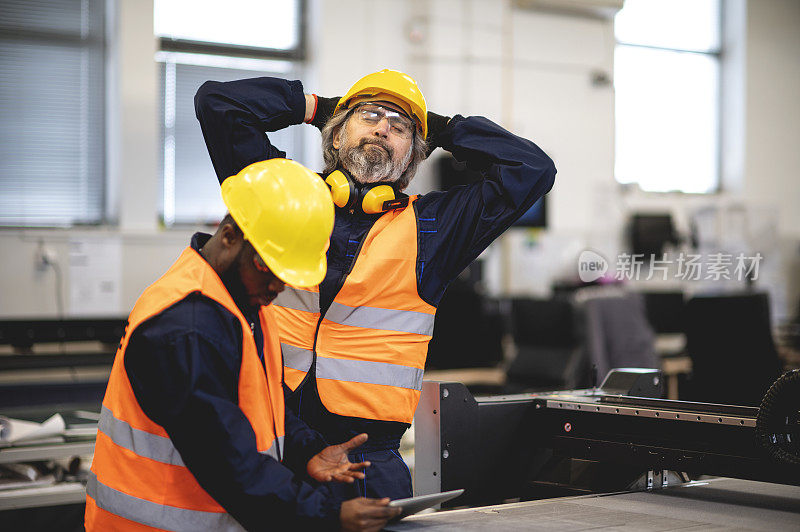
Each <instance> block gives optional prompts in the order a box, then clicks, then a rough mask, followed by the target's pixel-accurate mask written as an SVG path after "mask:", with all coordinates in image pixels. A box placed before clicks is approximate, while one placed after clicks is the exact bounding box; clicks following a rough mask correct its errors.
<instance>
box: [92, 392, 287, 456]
mask: <svg viewBox="0 0 800 532" xmlns="http://www.w3.org/2000/svg"><path fill="white" fill-rule="evenodd" d="M97 430H98V431H100V432H102V433H103V434H105V435H106V436H108V437H109V438H111V441H113V442H114V443H115V444H116V445H119V446H120V447H122V448H124V449H128V450H129V451H133V452H134V453H136V454H137V455H139V456H143V457H145V458H149V459H150V460H155V461H156V462H161V463H162V464H170V465H177V466H184V463H183V460H182V459H181V455H180V453H178V450H177V449H175V447H174V446H173V445H172V440H170V439H169V438H167V437H164V436H159V435H157V434H151V433H149V432H145V431H143V430H139V429H136V428H134V427H132V426H130V425H129V424H128V423H125V422H124V421H122V420H121V419H117V418H116V417H114V413H113V412H111V410H109V409H108V408H106V407H105V406H103V407H102V408H101V410H100V421H99V422H98V424H97ZM283 441H284V437H283V436H280V437H279V438H278V439H276V440H275V442H274V443H273V445H272V447H270V448H269V449H267V450H266V451H259V453H261V454H264V455H267V456H271V457H272V458H274V459H275V460H280V456H281V452H282V450H283Z"/></svg>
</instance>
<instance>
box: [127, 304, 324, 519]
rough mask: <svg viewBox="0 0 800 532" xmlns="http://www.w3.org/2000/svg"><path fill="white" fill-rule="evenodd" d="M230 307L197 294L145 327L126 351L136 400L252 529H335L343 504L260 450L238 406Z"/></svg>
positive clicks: (236, 336)
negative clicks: (227, 307)
mask: <svg viewBox="0 0 800 532" xmlns="http://www.w3.org/2000/svg"><path fill="white" fill-rule="evenodd" d="M226 312H227V311H226V310H225V309H224V308H222V307H221V306H220V305H218V304H217V303H215V302H213V301H211V300H209V299H207V298H205V297H203V296H200V295H193V296H190V297H189V298H187V299H186V300H184V301H182V302H180V303H178V304H176V305H174V306H173V307H171V308H170V309H168V310H166V311H165V312H163V313H162V314H160V315H158V316H157V317H155V318H153V319H151V320H150V321H148V322H146V323H144V324H142V325H140V326H139V328H137V330H136V331H134V333H133V335H132V336H131V340H130V342H129V345H128V348H127V350H126V353H125V370H126V372H127V375H128V379H129V380H130V382H131V386H132V388H133V391H134V394H135V396H136V400H137V401H138V402H139V405H140V406H141V407H142V410H143V411H144V413H145V414H146V415H147V416H148V417H149V418H151V419H152V420H153V421H154V422H155V423H158V424H159V425H161V426H162V427H164V429H165V430H166V431H167V434H169V437H170V439H171V440H172V442H173V444H174V445H175V448H176V449H177V450H178V452H179V453H180V455H181V458H182V459H183V462H184V463H185V464H186V467H187V468H188V469H189V471H191V472H192V474H193V475H194V476H195V478H196V479H197V481H198V482H199V483H200V485H201V486H202V487H203V489H205V490H206V491H207V492H208V493H209V494H210V495H211V496H212V497H213V498H214V499H215V500H216V501H217V502H219V503H220V504H221V505H222V506H223V507H224V508H225V510H226V511H228V513H230V514H231V515H232V516H233V517H234V518H236V520H237V521H239V522H240V523H241V524H242V525H243V526H244V527H245V528H247V529H248V530H264V529H269V530H279V529H284V528H286V529H288V528H289V527H291V528H322V529H327V528H336V527H337V525H338V513H339V507H338V505H337V504H336V503H335V502H333V499H332V498H331V497H329V494H330V492H329V490H328V489H327V488H326V487H325V486H320V487H317V488H314V487H312V486H311V485H309V484H307V483H304V482H301V481H300V480H299V479H298V478H297V477H296V476H295V475H294V474H293V473H292V471H291V470H289V469H288V468H287V467H285V466H284V465H282V464H281V463H280V462H278V461H277V460H275V459H273V458H272V457H269V456H266V455H262V454H260V453H259V452H258V451H257V449H256V442H255V434H254V432H253V429H252V426H251V425H250V422H249V421H248V420H247V418H246V417H245V415H244V413H243V412H242V410H241V409H240V408H239V406H238V379H239V376H238V374H239V367H240V365H241V351H239V349H240V348H239V346H241V338H240V337H241V326H240V325H239V324H238V323H237V322H238V320H236V319H235V317H233V316H232V315H226ZM237 328H238V333H237Z"/></svg>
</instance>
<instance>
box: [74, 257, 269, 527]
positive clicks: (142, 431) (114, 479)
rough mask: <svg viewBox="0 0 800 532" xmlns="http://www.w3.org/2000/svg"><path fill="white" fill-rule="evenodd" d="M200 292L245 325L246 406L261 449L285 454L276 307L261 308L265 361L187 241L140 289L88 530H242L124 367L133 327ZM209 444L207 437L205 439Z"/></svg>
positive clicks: (100, 438)
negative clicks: (145, 404)
mask: <svg viewBox="0 0 800 532" xmlns="http://www.w3.org/2000/svg"><path fill="white" fill-rule="evenodd" d="M193 292H200V293H201V294H203V295H204V296H206V297H208V298H210V299H213V300H214V301H216V302H217V303H219V304H221V305H222V306H223V307H225V308H226V309H228V311H230V312H231V313H232V314H233V315H235V316H236V317H237V318H239V321H240V322H241V324H242V339H243V342H242V344H243V345H242V365H241V368H240V371H239V388H238V391H239V407H240V408H241V409H242V412H244V414H245V416H246V417H247V419H248V420H249V421H250V425H252V427H253V431H254V432H255V436H256V447H257V448H258V452H260V453H262V454H266V455H268V456H271V457H273V458H275V459H276V460H280V459H281V457H282V449H283V437H284V402H283V389H282V386H281V369H282V368H281V360H280V354H279V352H278V336H277V325H276V324H275V317H274V314H273V309H272V308H271V307H261V310H260V312H259V318H260V321H261V327H262V330H263V332H264V360H265V363H266V372H265V367H264V366H263V365H262V364H261V360H260V359H259V357H258V351H257V350H256V344H255V341H254V339H253V334H252V331H251V328H250V325H249V323H248V322H247V320H246V319H245V318H244V316H243V315H242V313H241V312H240V311H239V308H238V307H237V306H236V304H235V303H234V301H233V299H232V298H231V296H230V294H229V293H228V291H227V289H226V288H225V285H223V284H222V281H221V280H220V278H219V276H218V275H217V273H216V272H215V271H214V270H213V269H212V268H211V266H210V265H209V264H208V263H207V262H206V261H205V259H203V257H201V256H200V254H199V253H197V252H196V251H195V250H194V249H191V248H187V249H186V250H184V252H183V253H182V254H181V256H180V257H179V258H178V260H177V261H176V262H175V264H173V265H172V267H170V269H169V270H168V271H167V273H165V274H164V276H163V277H161V278H160V279H159V280H158V281H156V282H155V283H153V284H152V285H151V286H149V287H148V288H147V289H146V290H145V291H144V293H143V294H142V295H141V297H140V298H139V300H138V301H137V302H136V305H135V306H134V308H133V311H132V312H131V315H130V317H129V319H128V327H127V329H126V331H125V334H124V336H123V338H122V342H121V343H120V345H119V348H118V350H117V355H116V357H115V359H114V365H113V367H112V369H111V376H110V378H109V381H108V388H107V389H106V395H105V398H104V399H103V406H102V410H101V413H100V421H99V424H98V432H97V443H96V444H95V451H94V460H93V462H92V468H91V473H90V475H89V482H88V484H87V486H86V530H87V531H89V532H91V531H93V530H103V531H105V530H152V529H157V530H160V529H166V530H242V527H241V525H239V523H238V522H237V521H236V520H235V519H233V517H231V516H230V515H229V514H228V513H227V512H226V511H225V509H224V508H223V507H222V506H220V505H219V504H218V503H217V502H216V501H215V500H214V499H213V498H212V497H211V495H209V494H208V493H207V492H206V491H205V490H204V489H203V488H202V487H201V486H200V484H198V482H197V480H196V479H195V478H194V476H193V475H192V473H191V472H190V471H189V469H188V468H187V467H186V466H185V465H184V464H183V460H182V459H181V456H180V454H179V453H178V451H177V449H175V447H174V446H173V444H172V441H171V440H170V438H169V435H168V434H167V432H166V431H165V430H164V429H163V427H161V426H160V425H158V424H156V423H154V422H153V421H152V420H151V419H150V418H148V417H147V415H146V414H145V413H144V412H143V411H142V409H141V407H140V406H139V403H138V402H137V401H136V396H135V395H134V393H133V390H132V388H131V384H130V382H129V381H128V375H127V372H126V371H125V362H124V358H125V349H126V347H127V345H128V341H129V340H130V338H131V335H132V334H133V331H135V330H136V328H137V327H138V326H139V325H140V324H141V323H143V322H145V321H146V320H148V319H150V318H152V317H154V316H156V315H158V314H160V313H161V312H163V311H164V310H165V309H167V308H168V307H170V306H172V305H173V304H175V303H177V302H178V301H181V300H182V299H184V298H185V297H186V296H188V295H189V294H191V293H193ZM198 445H202V442H198Z"/></svg>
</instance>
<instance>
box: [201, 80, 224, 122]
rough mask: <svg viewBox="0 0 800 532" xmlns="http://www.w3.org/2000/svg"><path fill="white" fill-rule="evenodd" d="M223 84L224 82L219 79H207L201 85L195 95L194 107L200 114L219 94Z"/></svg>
mask: <svg viewBox="0 0 800 532" xmlns="http://www.w3.org/2000/svg"><path fill="white" fill-rule="evenodd" d="M221 86H222V82H219V81H206V82H205V83H203V84H202V85H200V88H198V89H197V92H196V93H195V95H194V109H195V111H196V112H197V114H198V115H200V114H201V113H202V111H204V110H205V109H206V107H207V105H208V103H209V102H210V101H212V100H213V99H214V98H216V97H218V96H219V94H220V92H219V88H220V87H221Z"/></svg>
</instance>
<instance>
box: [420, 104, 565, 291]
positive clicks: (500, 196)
mask: <svg viewBox="0 0 800 532" xmlns="http://www.w3.org/2000/svg"><path fill="white" fill-rule="evenodd" d="M437 144H438V145H439V146H441V147H442V148H443V149H445V150H447V151H449V152H450V153H452V154H453V156H454V157H455V158H456V160H458V161H463V162H466V163H467V166H468V167H469V168H470V169H471V170H476V171H479V172H481V173H482V174H483V176H484V179H483V180H481V181H478V182H476V183H472V184H470V185H464V186H457V187H453V188H452V189H450V190H448V191H447V192H431V193H429V194H425V195H424V196H422V197H421V198H420V199H419V201H418V205H417V209H418V214H419V219H420V226H421V231H422V232H423V233H421V237H423V236H424V237H426V238H421V239H420V244H421V246H424V249H422V250H421V252H422V255H423V258H424V260H425V265H424V267H423V268H422V270H421V274H420V275H419V281H420V295H422V297H423V298H425V300H426V301H428V302H430V303H432V304H437V303H438V302H439V300H440V299H441V296H442V294H443V293H444V290H445V288H446V286H447V283H449V282H450V281H451V280H452V279H454V278H455V277H457V276H458V274H459V273H461V271H462V270H463V269H464V268H466V267H467V266H468V265H469V264H470V263H471V262H472V261H473V260H475V258H477V257H478V255H480V254H481V252H482V251H483V250H484V249H486V248H487V247H488V246H489V244H490V243H491V242H492V241H493V240H494V239H495V238H497V237H498V236H500V234H501V233H502V232H503V231H505V230H506V229H508V228H509V227H510V226H511V224H513V223H514V221H515V220H517V218H519V217H520V216H522V215H523V214H524V213H525V212H526V211H527V210H528V209H529V208H530V207H531V206H532V205H533V204H534V203H535V202H536V200H537V199H539V198H540V197H542V196H544V195H545V194H546V193H547V192H549V191H550V189H551V188H552V187H553V183H554V181H555V175H556V167H555V164H553V161H552V160H551V159H550V157H548V156H547V154H545V153H544V151H542V150H541V148H539V147H538V146H537V145H536V144H534V143H533V142H531V141H529V140H527V139H524V138H522V137H519V136H517V135H514V134H513V133H510V132H509V131H506V130H505V129H503V128H502V127H500V126H499V125H497V124H495V123H494V122H492V121H491V120H489V119H487V118H484V117H482V116H471V117H468V118H463V117H461V116H455V117H453V119H452V120H451V121H450V123H449V124H448V125H447V127H446V128H445V129H444V131H442V133H440V134H439V135H438V136H437ZM426 228H427V229H426ZM425 231H429V232H430V233H432V234H428V233H425Z"/></svg>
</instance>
